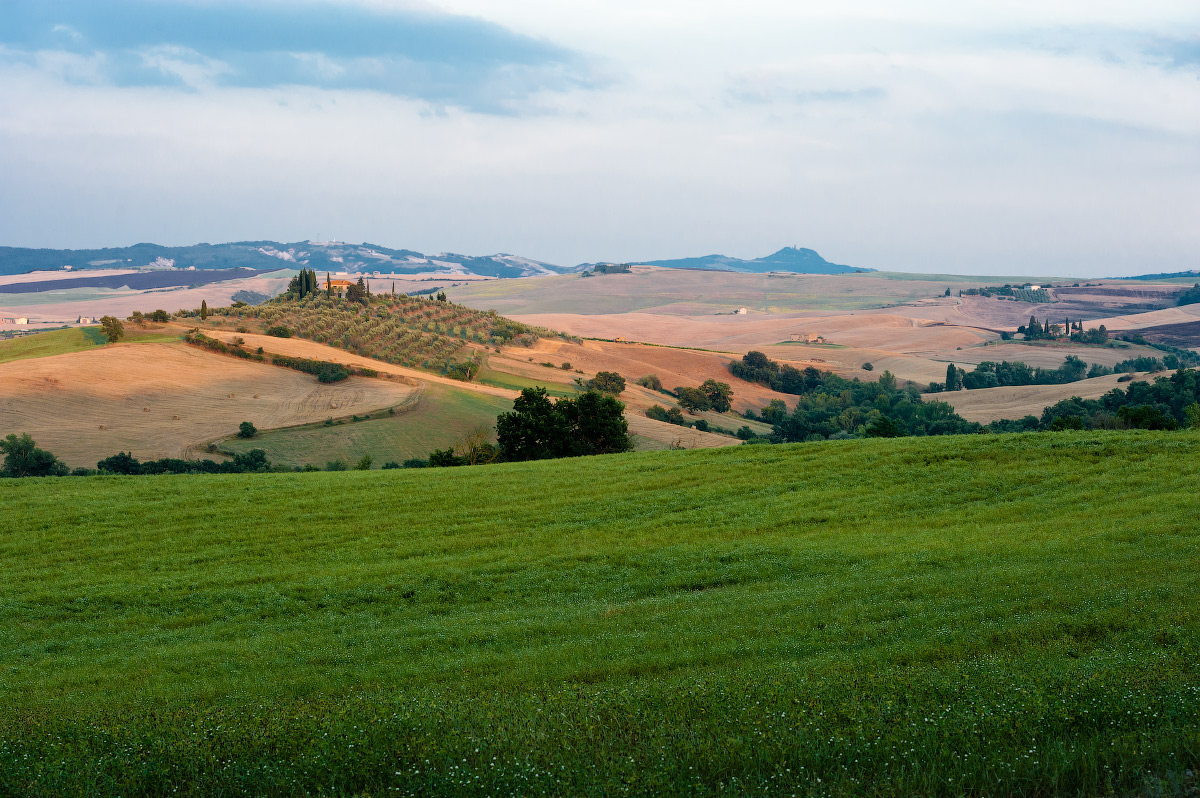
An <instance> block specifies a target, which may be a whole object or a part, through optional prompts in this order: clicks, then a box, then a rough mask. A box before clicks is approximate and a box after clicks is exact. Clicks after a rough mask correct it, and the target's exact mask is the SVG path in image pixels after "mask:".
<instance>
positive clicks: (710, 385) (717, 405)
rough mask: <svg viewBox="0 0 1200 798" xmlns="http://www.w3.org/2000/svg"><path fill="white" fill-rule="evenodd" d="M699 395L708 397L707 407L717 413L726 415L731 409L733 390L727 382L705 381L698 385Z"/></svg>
mask: <svg viewBox="0 0 1200 798" xmlns="http://www.w3.org/2000/svg"><path fill="white" fill-rule="evenodd" d="M700 393H702V394H704V395H705V396H707V397H708V403H709V406H710V407H712V409H713V410H716V411H717V412H718V413H727V412H729V409H730V408H731V407H733V403H732V400H733V389H732V388H730V387H729V383H727V382H717V381H716V380H705V381H704V382H703V383H702V384H701V385H700Z"/></svg>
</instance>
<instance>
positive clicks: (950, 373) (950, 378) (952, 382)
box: [946, 363, 962, 391]
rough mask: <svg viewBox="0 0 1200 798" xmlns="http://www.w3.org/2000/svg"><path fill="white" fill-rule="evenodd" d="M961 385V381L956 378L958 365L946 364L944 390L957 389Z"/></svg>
mask: <svg viewBox="0 0 1200 798" xmlns="http://www.w3.org/2000/svg"><path fill="white" fill-rule="evenodd" d="M961 387H962V383H961V382H959V378H958V367H957V366H955V365H954V364H953V363H951V364H950V365H948V366H946V390H947V391H957V390H959V389H960V388H961Z"/></svg>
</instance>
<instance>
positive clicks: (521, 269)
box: [0, 241, 572, 277]
mask: <svg viewBox="0 0 1200 798" xmlns="http://www.w3.org/2000/svg"><path fill="white" fill-rule="evenodd" d="M64 266H70V267H72V269H237V268H250V269H258V270H262V269H272V268H288V267H299V266H307V267H308V268H311V269H315V270H317V271H318V272H321V271H329V272H354V273H358V272H362V273H368V274H369V273H371V272H376V271H378V272H386V273H389V274H417V273H421V272H442V273H445V274H447V275H455V274H461V275H471V274H474V275H481V276H487V277H535V276H541V275H551V274H562V273H565V272H569V271H572V269H564V268H562V267H560V266H555V265H554V264H550V263H543V262H541V261H536V260H532V259H530V258H522V257H518V256H514V255H507V254H503V253H500V254H496V255H485V256H472V255H459V254H456V253H452V252H446V253H441V254H438V255H426V254H424V253H422V252H417V251H416V250H411V249H391V248H389V247H384V246H380V245H378V244H370V243H366V242H364V243H362V244H346V243H342V242H314V241H300V242H295V243H280V242H278V241H237V242H232V243H227V244H195V245H193V246H186V247H168V246H162V245H160V244H146V243H143V244H135V245H133V246H131V247H111V248H104V249H26V248H21V247H0V275H10V274H26V273H29V272H33V271H48V270H58V269H62V268H63V267H64Z"/></svg>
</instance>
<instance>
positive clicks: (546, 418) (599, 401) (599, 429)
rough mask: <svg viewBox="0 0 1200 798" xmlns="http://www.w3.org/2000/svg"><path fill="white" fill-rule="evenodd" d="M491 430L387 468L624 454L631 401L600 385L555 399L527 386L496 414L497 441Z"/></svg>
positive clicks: (477, 431) (481, 430)
mask: <svg viewBox="0 0 1200 798" xmlns="http://www.w3.org/2000/svg"><path fill="white" fill-rule="evenodd" d="M489 439H490V430H489V429H487V428H486V427H480V428H477V429H475V430H472V431H471V432H468V433H467V434H466V435H464V436H463V437H462V438H460V439H459V441H458V442H457V443H456V444H455V445H454V446H451V447H449V448H446V449H437V450H435V451H433V452H431V453H430V455H429V458H428V460H427V461H422V460H406V461H404V463H403V464H399V463H389V464H387V465H385V466H384V467H385V468H388V467H392V468H421V467H424V466H427V465H428V466H433V467H446V466H465V465H487V464H489V463H503V462H518V461H523V460H550V459H554V458H559V457H580V456H584V455H592V454H618V453H620V452H627V451H629V450H630V449H632V448H633V442H632V440H630V437H629V426H628V424H627V422H626V421H625V405H624V404H623V403H622V402H620V401H618V400H617V399H616V397H614V396H611V395H607V394H602V393H600V392H599V391H585V392H584V393H581V394H580V395H579V396H576V397H574V398H562V399H558V400H557V401H555V400H552V399H551V398H550V396H549V395H548V394H547V393H546V389H545V388H540V387H539V388H525V389H524V390H522V391H521V395H520V396H518V397H517V398H516V399H515V400H513V409H512V410H511V411H510V412H508V413H503V414H501V415H500V416H499V417H498V418H497V419H496V443H491V442H490V440H489Z"/></svg>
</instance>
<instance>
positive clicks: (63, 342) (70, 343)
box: [0, 325, 179, 363]
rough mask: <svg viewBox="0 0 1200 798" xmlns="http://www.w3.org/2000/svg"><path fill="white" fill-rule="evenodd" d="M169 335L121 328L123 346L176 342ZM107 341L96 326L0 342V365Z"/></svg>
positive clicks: (82, 348)
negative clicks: (124, 344) (122, 331)
mask: <svg viewBox="0 0 1200 798" xmlns="http://www.w3.org/2000/svg"><path fill="white" fill-rule="evenodd" d="M178 340H179V336H178V335H175V334H173V333H163V332H157V331H155V330H154V329H149V330H139V329H137V328H136V327H133V326H132V325H128V326H126V328H125V338H123V339H122V341H123V342H125V343H135V342H150V343H154V342H162V341H178ZM107 343H108V339H107V338H105V337H104V333H102V332H101V331H100V328H99V327H71V328H69V329H66V330H51V331H50V332H44V333H37V334H36V335H24V336H21V337H20V338H14V339H12V340H10V341H0V363H8V362H9V361H12V360H25V359H27V358H32V357H51V356H53V355H65V354H68V353H70V352H81V351H83V350H84V349H91V348H92V347H95V346H104V345H105V344H107Z"/></svg>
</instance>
